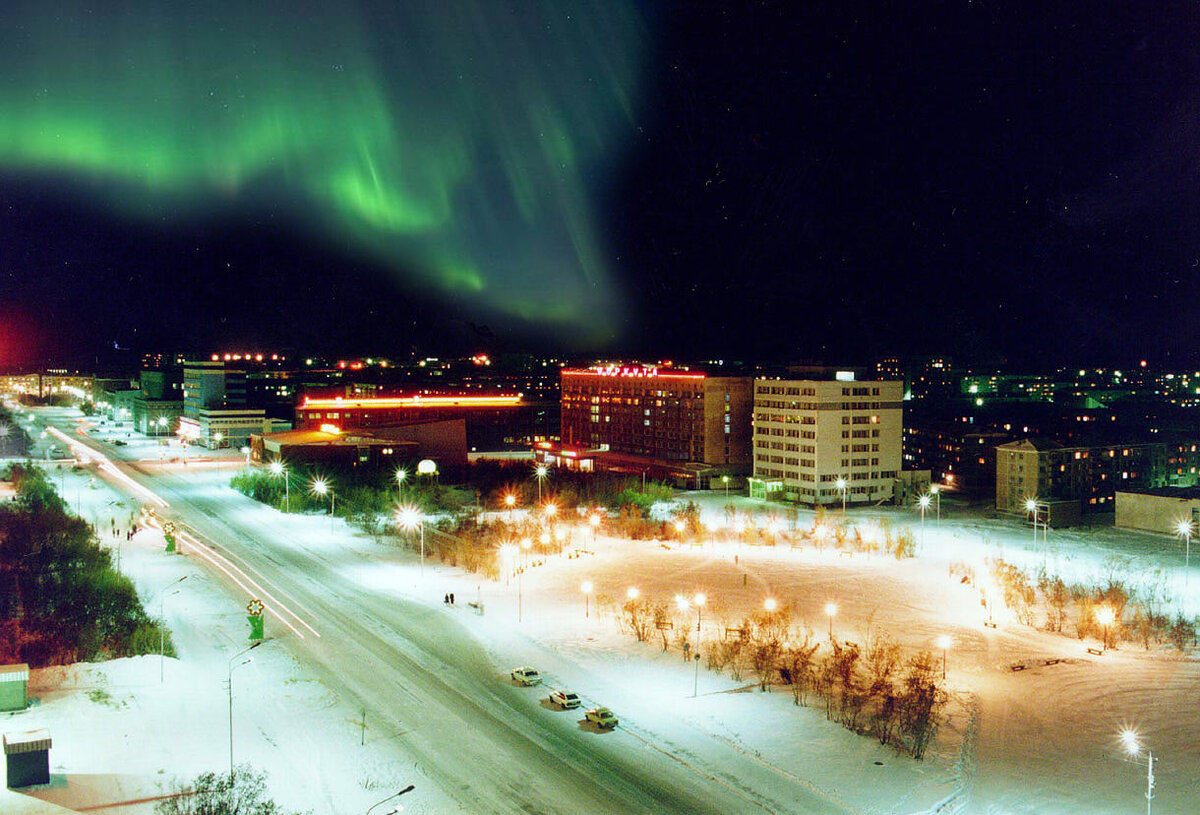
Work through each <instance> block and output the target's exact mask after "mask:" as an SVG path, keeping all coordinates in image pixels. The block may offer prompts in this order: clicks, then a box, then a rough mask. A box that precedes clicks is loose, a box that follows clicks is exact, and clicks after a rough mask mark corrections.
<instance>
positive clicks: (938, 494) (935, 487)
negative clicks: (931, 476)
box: [929, 484, 942, 523]
mask: <svg viewBox="0 0 1200 815" xmlns="http://www.w3.org/2000/svg"><path fill="white" fill-rule="evenodd" d="M929 491H930V492H931V493H933V495H934V497H935V498H937V520H938V523H941V521H942V488H941V485H940V484H930V485H929Z"/></svg>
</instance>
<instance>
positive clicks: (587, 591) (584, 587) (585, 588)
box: [579, 580, 594, 619]
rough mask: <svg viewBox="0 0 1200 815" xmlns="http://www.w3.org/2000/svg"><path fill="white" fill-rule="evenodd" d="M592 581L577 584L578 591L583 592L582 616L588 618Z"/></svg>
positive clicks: (589, 614) (589, 615)
mask: <svg viewBox="0 0 1200 815" xmlns="http://www.w3.org/2000/svg"><path fill="white" fill-rule="evenodd" d="M593 588H594V586H593V585H592V581H590V580H585V581H583V582H582V583H580V584H579V590H580V591H581V592H583V616H584V618H585V619H586V618H589V617H591V616H592V611H591V601H592V589H593Z"/></svg>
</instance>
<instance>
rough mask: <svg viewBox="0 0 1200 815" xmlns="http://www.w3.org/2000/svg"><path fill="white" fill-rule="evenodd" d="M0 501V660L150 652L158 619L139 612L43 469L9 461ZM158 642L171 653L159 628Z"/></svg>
mask: <svg viewBox="0 0 1200 815" xmlns="http://www.w3.org/2000/svg"><path fill="white" fill-rule="evenodd" d="M5 478H6V479H7V480H9V481H11V482H12V483H13V486H14V490H15V495H14V498H13V500H11V501H5V502H2V503H0V663H11V662H27V663H29V664H30V665H31V666H33V667H43V666H46V665H58V664H67V663H71V662H79V661H84V662H90V661H97V660H102V659H112V658H116V657H126V656H136V655H138V654H147V653H155V652H157V651H158V649H159V646H160V639H159V637H160V627H161V625H162V623H161V621H155V620H152V619H151V618H150V617H149V616H147V614H146V612H145V610H144V609H143V608H142V604H141V603H140V602H139V600H138V596H137V592H136V591H135V589H134V587H133V583H132V582H131V581H130V580H129V578H127V577H125V576H124V575H122V574H120V573H119V572H117V571H116V570H115V569H114V568H113V566H112V562H111V558H110V555H109V552H108V551H106V550H104V549H102V548H100V545H99V543H98V541H97V539H96V536H95V532H94V530H93V529H92V528H91V526H89V525H88V524H87V523H86V522H85V521H83V520H81V519H80V518H77V517H75V516H73V515H70V514H69V513H68V512H67V505H66V504H65V503H64V502H63V500H62V498H61V497H60V496H59V495H58V493H57V492H56V491H55V489H54V487H53V485H52V484H51V483H50V481H49V480H48V479H47V478H46V476H45V474H44V473H43V472H42V471H41V470H40V469H38V468H37V467H34V466H31V465H17V464H14V465H12V466H11V467H10V468H9V470H8V472H7V474H6V475H5ZM162 635H163V636H162V643H163V650H164V652H165V653H166V654H168V655H173V654H174V649H173V647H172V646H171V640H170V635H169V633H167V632H162Z"/></svg>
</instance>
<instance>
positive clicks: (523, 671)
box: [512, 666, 542, 686]
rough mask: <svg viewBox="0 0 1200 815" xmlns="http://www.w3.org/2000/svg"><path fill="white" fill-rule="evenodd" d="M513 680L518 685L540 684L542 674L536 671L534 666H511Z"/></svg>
mask: <svg viewBox="0 0 1200 815" xmlns="http://www.w3.org/2000/svg"><path fill="white" fill-rule="evenodd" d="M512 678H513V681H514V682H516V683H517V684H518V685H525V686H529V685H540V684H542V675H541V674H540V673H538V672H537V669H536V668H530V667H528V666H527V667H524V668H513V672H512Z"/></svg>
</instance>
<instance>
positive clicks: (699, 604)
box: [675, 592, 708, 699]
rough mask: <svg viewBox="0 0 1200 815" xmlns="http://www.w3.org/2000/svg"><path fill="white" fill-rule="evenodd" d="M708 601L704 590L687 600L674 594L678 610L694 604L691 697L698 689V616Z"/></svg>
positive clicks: (683, 609)
mask: <svg viewBox="0 0 1200 815" xmlns="http://www.w3.org/2000/svg"><path fill="white" fill-rule="evenodd" d="M706 602H708V596H707V595H705V594H704V592H696V594H695V596H693V597H692V599H691V601H690V602H689V601H688V599H687V598H686V597H684V596H683V595H682V594H677V595H675V605H676V606H678V607H679V610H680V611H687V610H688V606H689V605H691V604H692V603H695V604H696V655H695V662H696V674H695V676H694V677H693V678H692V698H693V699H694V698H696V695H697V694H698V693H699V689H700V618H701V615H702V614H703V612H704V604H705V603H706Z"/></svg>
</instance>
